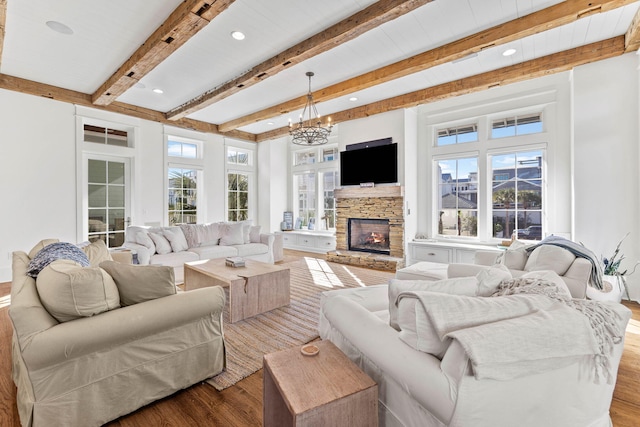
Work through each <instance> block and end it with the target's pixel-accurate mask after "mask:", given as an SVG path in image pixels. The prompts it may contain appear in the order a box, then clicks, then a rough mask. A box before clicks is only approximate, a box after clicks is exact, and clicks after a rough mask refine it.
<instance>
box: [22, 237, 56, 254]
mask: <svg viewBox="0 0 640 427" xmlns="http://www.w3.org/2000/svg"><path fill="white" fill-rule="evenodd" d="M59 241H60V240H58V239H44V240H40V241H39V242H38V243H36V245H35V246H34V247H33V248H32V249H31V250H30V251H29V259H33V258H34V257H35V256H36V255H37V254H38V252H40V250H41V249H42V248H44V247H45V246H47V245H50V244H52V243H58V242H59Z"/></svg>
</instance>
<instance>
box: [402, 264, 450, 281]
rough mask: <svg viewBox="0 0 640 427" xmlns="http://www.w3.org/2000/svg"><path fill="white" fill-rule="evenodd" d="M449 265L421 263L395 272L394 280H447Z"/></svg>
mask: <svg viewBox="0 0 640 427" xmlns="http://www.w3.org/2000/svg"><path fill="white" fill-rule="evenodd" d="M448 268H449V264H443V263H440V262H428V261H421V262H417V263H415V264H412V265H410V266H408V267H405V268H401V269H400V270H398V271H396V279H405V280H434V281H435V280H442V279H446V278H447V269H448Z"/></svg>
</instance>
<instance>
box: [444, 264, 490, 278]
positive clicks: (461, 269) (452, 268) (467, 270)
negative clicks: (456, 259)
mask: <svg viewBox="0 0 640 427" xmlns="http://www.w3.org/2000/svg"><path fill="white" fill-rule="evenodd" d="M487 268H488V267H487V266H486V265H478V264H465V263H454V264H449V267H448V268H447V278H449V279H453V278H455V277H469V276H475V275H476V274H478V273H480V272H481V271H482V270H485V269H487Z"/></svg>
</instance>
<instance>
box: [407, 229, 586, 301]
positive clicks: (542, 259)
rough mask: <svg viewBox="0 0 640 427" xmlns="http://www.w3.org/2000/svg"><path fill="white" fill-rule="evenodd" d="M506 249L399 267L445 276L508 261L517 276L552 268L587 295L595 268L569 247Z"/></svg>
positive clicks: (419, 275) (411, 274)
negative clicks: (465, 259)
mask: <svg viewBox="0 0 640 427" xmlns="http://www.w3.org/2000/svg"><path fill="white" fill-rule="evenodd" d="M512 246H513V247H511V248H509V249H507V250H505V251H503V252H496V251H482V250H479V251H476V253H475V259H474V263H473V264H468V263H452V264H441V263H434V262H418V263H416V264H412V265H410V266H408V267H405V268H403V269H401V270H398V271H397V273H396V277H397V278H398V279H407V280H410V279H426V280H441V279H447V278H456V277H469V276H475V275H476V274H478V273H479V272H480V271H482V270H486V269H487V268H489V267H491V266H492V265H494V264H501V265H504V266H505V267H507V268H508V269H509V271H510V272H511V274H512V275H513V276H514V277H519V276H522V275H523V274H526V273H529V272H532V271H543V270H552V271H554V272H555V273H557V274H558V275H559V276H560V277H561V278H562V280H563V281H564V282H565V284H566V285H567V287H568V288H569V291H570V292H571V295H572V296H573V297H574V298H584V297H585V296H586V292H587V285H588V283H589V281H590V277H591V274H592V271H593V266H592V263H591V262H590V261H589V260H587V259H585V258H581V257H577V256H575V255H574V254H572V253H571V252H570V251H569V250H567V249H564V248H561V247H559V246H554V245H540V246H537V247H536V248H535V249H533V250H532V251H528V250H527V246H526V245H524V244H522V243H520V242H516V243H515V244H513V245H512Z"/></svg>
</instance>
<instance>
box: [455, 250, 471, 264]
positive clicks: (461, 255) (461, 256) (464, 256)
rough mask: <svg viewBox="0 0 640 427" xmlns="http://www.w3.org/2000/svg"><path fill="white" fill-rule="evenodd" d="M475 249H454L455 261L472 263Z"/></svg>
mask: <svg viewBox="0 0 640 427" xmlns="http://www.w3.org/2000/svg"><path fill="white" fill-rule="evenodd" d="M475 255H476V251H474V250H470V249H469V250H467V249H456V262H462V263H465V264H473V263H474V260H475Z"/></svg>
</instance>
